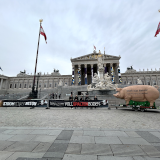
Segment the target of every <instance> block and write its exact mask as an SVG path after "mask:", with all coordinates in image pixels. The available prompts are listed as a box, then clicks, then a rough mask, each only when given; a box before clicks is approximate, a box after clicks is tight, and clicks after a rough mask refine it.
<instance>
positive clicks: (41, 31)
mask: <svg viewBox="0 0 160 160" xmlns="http://www.w3.org/2000/svg"><path fill="white" fill-rule="evenodd" d="M40 34H41V35H43V36H44V39H45V41H46V43H47V36H46V34H45V32H44V30H43V28H42V26H41V30H40Z"/></svg>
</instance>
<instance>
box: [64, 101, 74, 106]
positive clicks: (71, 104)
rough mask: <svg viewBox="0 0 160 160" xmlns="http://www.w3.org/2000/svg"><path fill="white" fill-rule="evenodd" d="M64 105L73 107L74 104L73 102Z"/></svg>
mask: <svg viewBox="0 0 160 160" xmlns="http://www.w3.org/2000/svg"><path fill="white" fill-rule="evenodd" d="M64 105H65V106H73V103H72V102H65V103H64Z"/></svg>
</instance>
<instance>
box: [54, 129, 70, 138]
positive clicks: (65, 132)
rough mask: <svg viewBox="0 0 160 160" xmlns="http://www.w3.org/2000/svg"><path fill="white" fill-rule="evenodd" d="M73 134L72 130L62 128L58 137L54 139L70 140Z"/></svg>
mask: <svg viewBox="0 0 160 160" xmlns="http://www.w3.org/2000/svg"><path fill="white" fill-rule="evenodd" d="M72 134H73V130H63V131H62V132H61V133H60V134H59V135H58V137H57V138H56V140H61V139H63V140H70V138H71V136H72Z"/></svg>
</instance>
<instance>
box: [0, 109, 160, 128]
mask: <svg viewBox="0 0 160 160" xmlns="http://www.w3.org/2000/svg"><path fill="white" fill-rule="evenodd" d="M0 126H34V127H35V126H37V127H40V126H41V127H62V128H112V129H120V128H122V129H160V110H154V111H153V110H152V111H147V112H140V111H137V112H136V111H132V110H130V109H118V110H116V109H111V110H108V109H104V108H102V109H101V108H99V109H92V110H91V109H86V108H84V109H73V110H72V109H70V108H59V109H56V108H51V109H48V110H47V109H45V108H35V109H29V108H16V107H14V108H0Z"/></svg>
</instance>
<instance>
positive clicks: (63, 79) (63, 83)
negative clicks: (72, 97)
mask: <svg viewBox="0 0 160 160" xmlns="http://www.w3.org/2000/svg"><path fill="white" fill-rule="evenodd" d="M64 84H65V81H64V78H63V86H64Z"/></svg>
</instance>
